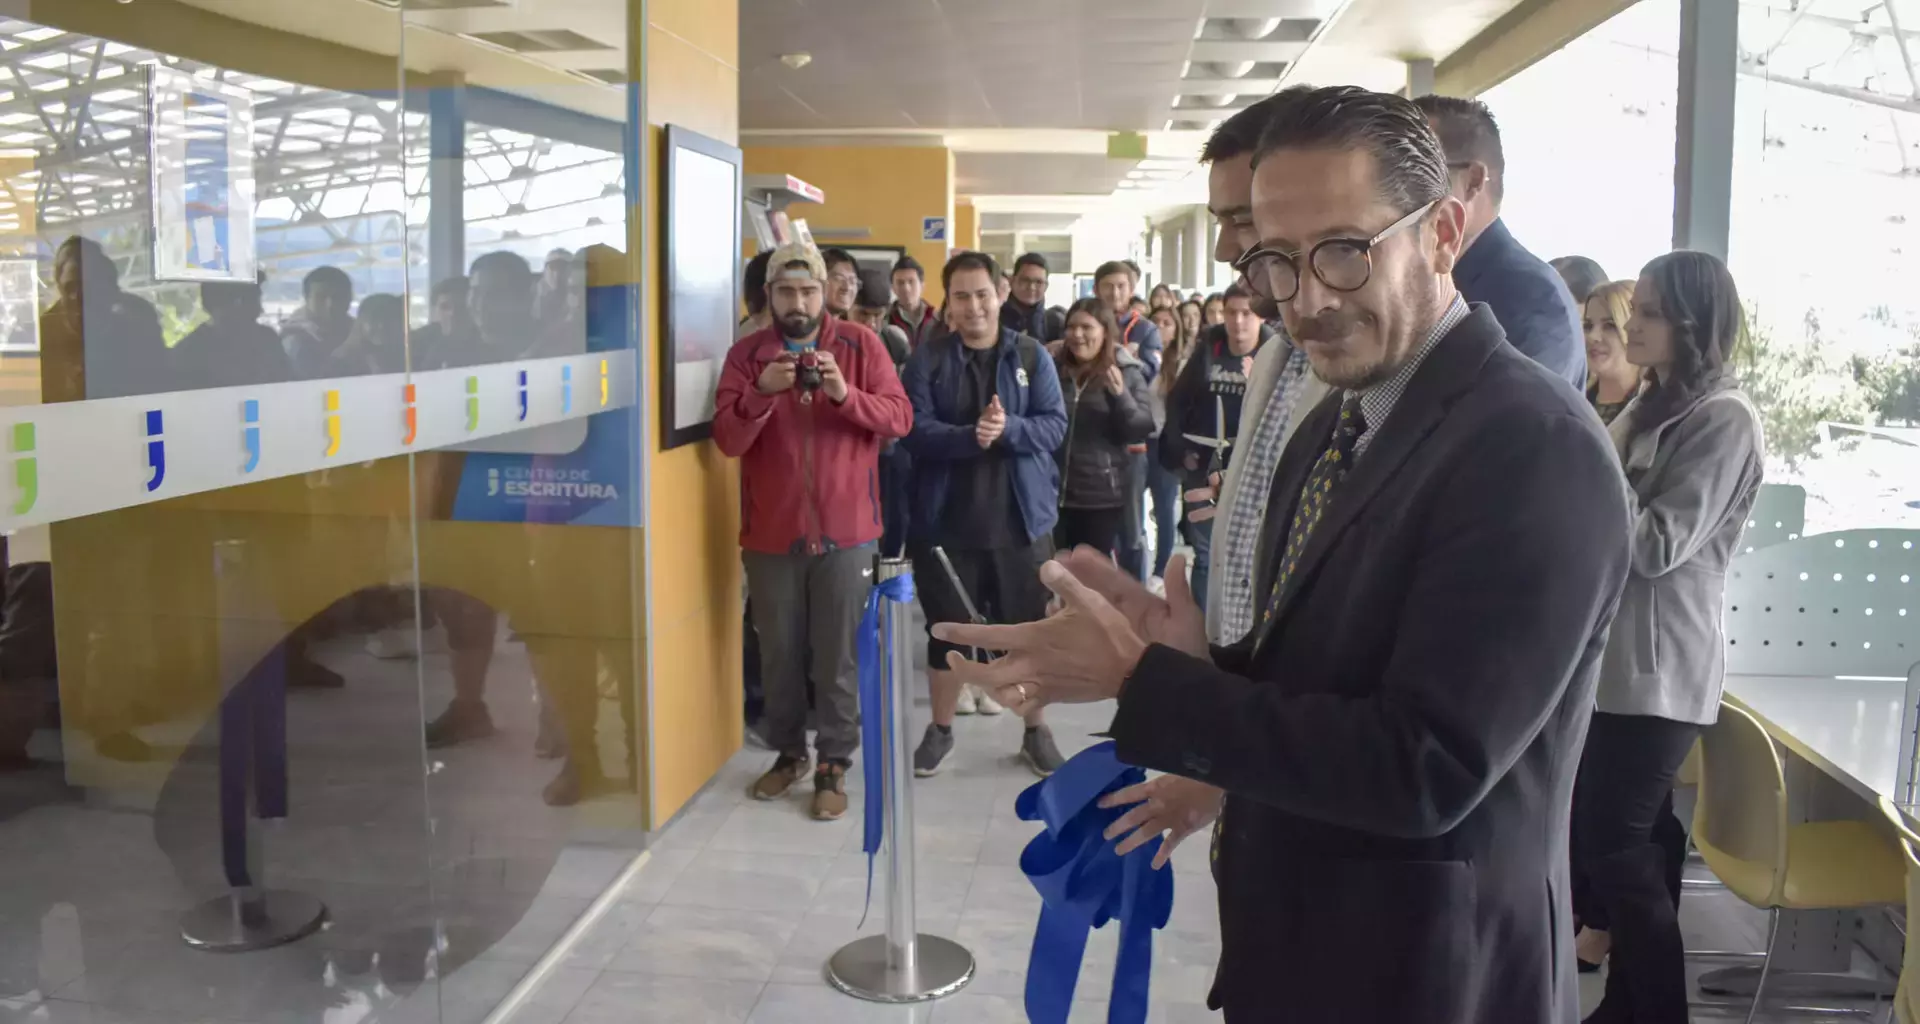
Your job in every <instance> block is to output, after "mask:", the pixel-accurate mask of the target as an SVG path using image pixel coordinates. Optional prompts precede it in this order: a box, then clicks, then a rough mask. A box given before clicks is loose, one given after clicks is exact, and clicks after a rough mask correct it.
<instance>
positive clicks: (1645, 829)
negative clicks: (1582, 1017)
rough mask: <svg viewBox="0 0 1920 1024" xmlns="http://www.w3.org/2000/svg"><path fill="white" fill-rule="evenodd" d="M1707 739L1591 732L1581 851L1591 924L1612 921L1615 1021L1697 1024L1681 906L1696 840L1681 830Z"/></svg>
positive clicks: (1612, 725) (1620, 727)
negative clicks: (1683, 792) (1676, 785)
mask: <svg viewBox="0 0 1920 1024" xmlns="http://www.w3.org/2000/svg"><path fill="white" fill-rule="evenodd" d="M1699 735H1700V726H1698V725H1694V724H1692V723H1690V722H1675V721H1671V720H1669V719H1665V718H1653V717H1650V716H1646V715H1610V714H1605V713H1603V712H1595V713H1594V716H1593V724H1592V726H1591V727H1590V728H1589V729H1588V730H1587V745H1586V749H1585V750H1584V751H1583V752H1582V754H1581V756H1580V774H1579V777H1578V779H1577V780H1576V782H1575V783H1574V789H1573V836H1572V840H1573V841H1572V845H1573V852H1574V868H1575V871H1576V875H1577V876H1579V877H1582V878H1583V881H1584V885H1585V892H1584V896H1582V897H1581V898H1582V901H1583V902H1585V903H1586V904H1587V905H1588V906H1589V908H1591V909H1590V914H1591V915H1592V920H1590V921H1589V924H1597V923H1598V922H1601V921H1604V924H1605V927H1606V928H1607V930H1608V931H1609V933H1610V934H1611V935H1612V937H1613V947H1612V952H1611V953H1610V954H1609V955H1608V964H1609V966H1608V973H1607V994H1606V1000H1605V1001H1606V1003H1607V1004H1608V1008H1607V1014H1606V1016H1605V1017H1604V1018H1603V1019H1606V1020H1621V1021H1633V1022H1634V1024H1686V1021H1687V977H1686V961H1685V955H1686V948H1685V946H1684V945H1683V943H1682V941H1681V938H1680V919H1679V916H1678V914H1677V912H1676V906H1677V903H1678V901H1677V899H1676V898H1675V892H1676V890H1677V889H1678V888H1679V886H1678V879H1677V871H1678V867H1679V864H1680V862H1681V861H1683V860H1684V858H1685V857H1686V833H1685V831H1684V830H1681V829H1679V823H1678V822H1677V821H1674V820H1673V776H1674V773H1676V772H1678V771H1679V770H1680V763H1681V762H1682V761H1685V760H1686V759H1687V751H1688V750H1690V749H1692V747H1693V743H1694V740H1696V739H1697V738H1699ZM1663 821H1666V822H1672V824H1671V825H1665V824H1662V822H1663ZM1676 836H1677V839H1678V841H1677V842H1676V841H1675V839H1676ZM1623 1011H1624V1012H1623Z"/></svg>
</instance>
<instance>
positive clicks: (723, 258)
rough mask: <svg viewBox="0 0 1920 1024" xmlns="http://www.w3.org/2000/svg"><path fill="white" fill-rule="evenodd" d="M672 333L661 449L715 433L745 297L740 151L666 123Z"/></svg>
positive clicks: (664, 356) (667, 343)
mask: <svg viewBox="0 0 1920 1024" xmlns="http://www.w3.org/2000/svg"><path fill="white" fill-rule="evenodd" d="M665 163H666V172H665V173H664V174H663V175H662V176H661V177H662V178H664V179H665V188H666V196H665V200H664V201H663V202H662V204H661V208H662V209H663V210H665V211H666V216H665V218H664V221H665V229H666V245H665V246H664V250H665V252H666V337H665V338H664V339H662V344H661V346H660V418H661V433H662V435H663V438H664V439H663V441H662V443H661V447H662V448H677V447H679V446H680V445H683V444H689V443H691V442H694V441H703V440H705V439H707V438H708V437H711V436H712V435H713V393H714V389H715V388H716V387H717V386H718V385H719V383H720V368H721V366H722V365H723V364H724V363H725V362H726V358H727V350H728V349H729V348H731V347H732V346H733V337H734V330H735V328H736V326H737V324H736V320H735V311H736V310H738V309H739V303H740V300H739V295H740V284H739V280H740V271H741V267H740V230H741V218H742V202H743V197H742V195H741V184H740V150H739V149H737V148H735V147H733V146H729V145H727V144H726V143H724V142H721V141H719V140H717V139H710V138H707V137H706V136H704V135H701V134H699V133H697V132H693V131H689V130H687V129H685V128H682V127H680V126H678V125H668V126H667V151H666V161H665Z"/></svg>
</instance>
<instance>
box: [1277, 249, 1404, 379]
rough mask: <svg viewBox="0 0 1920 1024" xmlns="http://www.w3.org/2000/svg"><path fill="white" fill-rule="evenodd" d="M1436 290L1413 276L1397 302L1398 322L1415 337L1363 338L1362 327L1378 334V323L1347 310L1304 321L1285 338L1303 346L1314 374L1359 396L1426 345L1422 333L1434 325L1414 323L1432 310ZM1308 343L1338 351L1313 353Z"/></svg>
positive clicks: (1397, 370)
mask: <svg viewBox="0 0 1920 1024" xmlns="http://www.w3.org/2000/svg"><path fill="white" fill-rule="evenodd" d="M1438 290H1439V288H1438V285H1437V284H1436V283H1435V282H1434V278H1433V276H1432V275H1431V274H1417V275H1415V278H1414V282H1413V283H1412V284H1410V285H1409V287H1408V288H1407V292H1408V294H1407V296H1406V299H1405V300H1404V301H1403V302H1401V303H1396V305H1399V306H1400V310H1401V312H1402V313H1403V315H1402V316H1400V317H1398V318H1397V319H1399V320H1400V321H1401V323H1402V324H1403V325H1404V327H1405V329H1406V330H1408V331H1410V332H1415V333H1410V334H1407V335H1405V336H1402V337H1397V338H1393V337H1381V336H1377V335H1376V337H1374V338H1366V337H1365V336H1364V335H1363V334H1362V330H1361V329H1362V327H1363V326H1370V327H1372V328H1373V329H1374V330H1375V331H1379V330H1381V329H1382V327H1381V321H1380V318H1379V317H1377V316H1372V315H1369V314H1366V313H1362V312H1360V311H1357V310H1351V309H1342V310H1334V311H1330V312H1327V313H1323V314H1321V315H1319V316H1314V317H1305V318H1303V319H1301V320H1300V321H1298V322H1297V323H1295V324H1294V325H1293V326H1292V330H1291V332H1290V333H1291V334H1292V336H1293V339H1294V341H1295V342H1296V343H1298V344H1300V345H1301V346H1303V348H1304V350H1305V351H1306V353H1307V359H1308V361H1309V362H1311V363H1312V364H1313V372H1314V373H1315V374H1316V375H1318V376H1319V378H1320V379H1321V380H1323V381H1326V382H1327V383H1328V384H1331V385H1333V386H1334V387H1336V388H1340V389H1341V390H1344V391H1364V390H1366V389H1367V388H1370V387H1373V386H1374V385H1376V384H1379V383H1380V382H1381V381H1384V380H1386V379H1387V378H1389V377H1391V376H1393V375H1394V374H1395V373H1397V372H1399V370H1400V368H1401V367H1402V366H1404V365H1406V361H1407V359H1409V358H1410V357H1411V356H1412V355H1413V353H1414V352H1415V351H1416V350H1417V349H1418V348H1419V347H1420V344H1421V342H1423V341H1425V340H1426V338H1425V333H1424V332H1425V331H1427V330H1429V329H1430V328H1431V327H1432V326H1433V325H1432V324H1431V323H1416V322H1415V321H1417V320H1420V319H1423V318H1421V317H1420V316H1419V313H1418V312H1417V311H1421V310H1430V309H1433V308H1434V300H1435V299H1436V298H1437V293H1438ZM1313 342H1317V343H1319V345H1321V346H1338V348H1336V349H1334V350H1333V351H1330V352H1329V351H1328V350H1327V349H1326V348H1324V347H1322V348H1319V349H1316V348H1315V346H1314V345H1312V344H1309V343H1313ZM1368 342H1372V343H1373V344H1374V345H1377V346H1378V347H1377V348H1374V347H1370V346H1369V347H1367V348H1365V349H1363V348H1362V347H1361V346H1363V345H1366V344H1367V343H1368Z"/></svg>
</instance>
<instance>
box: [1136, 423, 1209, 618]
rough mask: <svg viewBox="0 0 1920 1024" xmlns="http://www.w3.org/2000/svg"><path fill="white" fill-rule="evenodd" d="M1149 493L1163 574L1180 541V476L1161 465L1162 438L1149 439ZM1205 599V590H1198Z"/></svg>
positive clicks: (1156, 569)
mask: <svg viewBox="0 0 1920 1024" xmlns="http://www.w3.org/2000/svg"><path fill="white" fill-rule="evenodd" d="M1147 494H1148V495H1149V496H1150V497H1151V498H1152V499H1153V535H1154V540H1153V574H1154V575H1155V576H1161V577H1164V576H1166V574H1167V561H1168V560H1169V559H1171V558H1172V557H1173V548H1174V545H1176V544H1178V543H1179V542H1180V536H1179V533H1178V530H1179V523H1180V508H1181V497H1180V478H1179V477H1178V476H1176V475H1175V474H1174V472H1173V471H1172V470H1170V469H1168V468H1166V467H1165V466H1162V465H1160V438H1159V437H1157V436H1156V437H1150V438H1148V439H1147ZM1196 593H1198V594H1199V595H1200V596H1201V598H1202V599H1203V600H1204V599H1205V593H1204V592H1198V591H1197V592H1196Z"/></svg>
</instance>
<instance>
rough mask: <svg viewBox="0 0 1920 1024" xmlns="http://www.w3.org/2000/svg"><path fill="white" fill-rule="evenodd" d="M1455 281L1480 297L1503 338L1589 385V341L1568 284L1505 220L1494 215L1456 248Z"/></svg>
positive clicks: (1579, 385) (1470, 296) (1472, 298)
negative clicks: (1469, 243) (1583, 334)
mask: <svg viewBox="0 0 1920 1024" xmlns="http://www.w3.org/2000/svg"><path fill="white" fill-rule="evenodd" d="M1453 283H1454V285H1455V286H1457V287H1458V288H1459V289H1460V294H1461V295H1463V296H1465V297H1466V300H1467V301H1468V302H1484V303H1486V304H1487V305H1489V306H1492V307H1493V315H1494V316H1496V317H1498V318H1499V320H1500V326H1501V327H1502V328H1503V329H1505V331H1506V332H1507V341H1509V342H1511V343H1512V345H1513V347H1514V348H1517V349H1519V350H1520V353H1521V354H1522V355H1524V356H1527V357H1529V358H1531V359H1532V360H1533V361H1534V362H1536V363H1539V364H1540V365H1541V366H1544V367H1546V368H1547V369H1549V370H1552V371H1553V372H1554V374H1555V375H1557V376H1560V377H1563V378H1565V379H1566V381H1567V383H1569V384H1572V385H1573V386H1574V388H1576V389H1578V390H1582V391H1584V390H1585V389H1586V386H1587V345H1586V341H1585V340H1584V339H1583V338H1582V337H1581V334H1580V311H1579V310H1578V309H1575V308H1574V305H1573V299H1572V298H1570V297H1569V296H1568V295H1567V286H1566V284H1565V283H1564V282H1562V281H1561V280H1560V275H1559V273H1558V272H1556V271H1555V270H1554V269H1553V268H1552V267H1550V266H1548V265H1547V263H1546V261H1545V260H1542V259H1541V258H1540V257H1538V256H1535V255H1534V254H1533V253H1531V252H1528V251H1527V247H1526V246H1524V245H1521V244H1520V242H1519V241H1518V240H1517V239H1515V238H1514V237H1513V233H1512V232H1510V231H1508V230H1507V225H1506V223H1505V222H1503V221H1501V220H1499V219H1498V218H1495V219H1494V222H1493V223H1492V224H1489V225H1487V229H1486V230H1485V231H1482V232H1481V233H1480V237H1479V238H1476V239H1474V240H1473V247H1472V248H1470V249H1468V250H1467V251H1466V252H1464V253H1461V254H1460V262H1459V263H1458V264H1456V265H1455V266H1454V268H1453Z"/></svg>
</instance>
